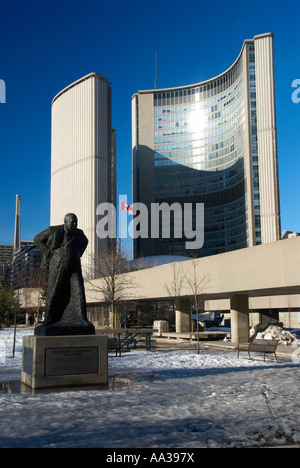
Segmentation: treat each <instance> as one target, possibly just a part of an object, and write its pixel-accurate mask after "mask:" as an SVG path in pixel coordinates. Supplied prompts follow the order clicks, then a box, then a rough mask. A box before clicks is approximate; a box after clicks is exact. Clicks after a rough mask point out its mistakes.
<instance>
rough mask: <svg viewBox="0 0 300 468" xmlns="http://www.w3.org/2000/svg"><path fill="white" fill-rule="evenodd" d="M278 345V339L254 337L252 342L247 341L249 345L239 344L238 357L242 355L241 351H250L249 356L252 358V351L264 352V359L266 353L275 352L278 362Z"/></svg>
mask: <svg viewBox="0 0 300 468" xmlns="http://www.w3.org/2000/svg"><path fill="white" fill-rule="evenodd" d="M277 346H278V341H277V340H260V339H254V340H253V341H251V342H250V343H247V345H238V357H239V356H240V351H242V350H244V351H248V355H249V358H251V355H250V353H251V352H255V353H263V354H264V361H265V357H266V354H270V353H273V354H274V355H275V358H276V361H277V362H278V359H277V356H276V348H277Z"/></svg>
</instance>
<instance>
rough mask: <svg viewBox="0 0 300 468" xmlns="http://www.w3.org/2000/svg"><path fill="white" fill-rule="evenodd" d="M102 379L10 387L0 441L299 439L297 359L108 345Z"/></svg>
mask: <svg viewBox="0 0 300 468" xmlns="http://www.w3.org/2000/svg"><path fill="white" fill-rule="evenodd" d="M32 333H33V332H32V330H18V332H17V348H16V356H15V358H14V359H12V358H11V350H12V337H13V330H9V329H5V330H0V382H7V381H18V380H19V379H20V373H21V361H22V357H21V352H22V336H24V334H32ZM109 377H110V384H109V389H105V390H91V389H88V390H86V389H84V390H81V389H76V390H68V391H46V392H43V393H36V394H31V391H28V390H27V392H25V393H22V392H11V393H10V392H9V391H7V390H1V384H0V447H106V448H121V447H122V448H141V447H149V448H154V447H161V448H166V447H169V448H198V447H199V448H202V447H236V446H239V447H254V446H258V447H259V446H264V445H272V444H276V445H282V444H293V443H294V444H295V443H300V402H299V401H300V400H299V384H300V364H299V363H295V362H292V361H291V360H284V359H283V358H280V359H279V363H278V364H277V363H276V361H275V360H274V359H273V358H271V357H270V358H269V359H267V361H266V362H265V363H264V362H263V361H262V358H261V357H257V358H256V359H253V360H249V359H247V355H246V354H244V355H243V356H242V357H241V358H240V359H237V354H236V352H233V351H213V350H206V351H202V350H201V352H200V354H199V355H198V354H197V352H196V350H182V349H180V350H179V349H177V350H174V351H168V352H149V351H131V352H130V353H124V354H123V355H122V357H121V358H120V357H115V356H114V355H113V354H112V355H109Z"/></svg>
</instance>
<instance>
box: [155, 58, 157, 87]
mask: <svg viewBox="0 0 300 468" xmlns="http://www.w3.org/2000/svg"><path fill="white" fill-rule="evenodd" d="M155 89H157V52H155Z"/></svg>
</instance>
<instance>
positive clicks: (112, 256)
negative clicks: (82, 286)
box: [88, 240, 133, 328]
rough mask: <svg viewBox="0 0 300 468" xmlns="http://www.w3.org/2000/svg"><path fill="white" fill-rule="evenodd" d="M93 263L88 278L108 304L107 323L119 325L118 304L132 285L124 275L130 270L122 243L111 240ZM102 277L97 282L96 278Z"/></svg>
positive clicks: (122, 301) (93, 287)
mask: <svg viewBox="0 0 300 468" xmlns="http://www.w3.org/2000/svg"><path fill="white" fill-rule="evenodd" d="M91 263H92V265H93V269H92V272H91V274H90V279H88V281H89V283H90V285H91V286H92V289H93V290H94V291H98V292H101V293H102V294H103V295H104V298H105V301H106V302H107V303H108V304H109V308H110V313H109V324H110V326H111V327H112V328H118V327H120V317H119V311H118V309H119V306H120V305H121V304H122V303H124V299H125V296H126V298H127V297H128V289H129V288H131V287H132V286H133V282H132V280H131V279H130V278H129V277H128V275H125V274H124V273H128V272H129V271H130V264H129V260H128V258H127V257H126V253H125V248H124V245H122V244H121V242H120V241H115V240H112V241H111V242H109V243H108V246H107V248H106V249H105V251H103V252H102V253H101V255H100V256H99V258H94V259H92V261H91ZM99 278H100V279H102V281H101V282H100V283H99V282H98V281H95V280H96V279H99Z"/></svg>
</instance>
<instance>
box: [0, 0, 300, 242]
mask: <svg viewBox="0 0 300 468" xmlns="http://www.w3.org/2000/svg"><path fill="white" fill-rule="evenodd" d="M299 17H300V4H299V1H298V2H296V1H290V2H289V1H286V2H284V3H279V2H276V3H275V2H272V1H262V0H260V1H257V0H254V1H252V2H241V1H236V0H233V1H230V2H224V1H218V0H215V1H214V2H202V1H199V0H198V1H195V0H186V1H185V2H177V1H172V2H171V1H169V0H160V1H158V0H152V1H147V0H144V1H143V2H142V1H128V2H125V1H120V0H115V1H114V0H112V1H110V2H104V1H102V0H101V1H99V0H98V1H96V0H85V1H79V0H72V1H69V0H60V1H56V0H52V1H48V0H43V1H42V2H41V1H34V0H27V1H26V2H24V1H19V0H18V1H14V0H10V1H5V2H4V1H3V0H1V4H0V79H2V80H4V81H5V84H6V103H5V104H4V103H1V104H0V157H1V166H0V167H1V169H0V170H1V172H0V244H11V243H13V231H14V214H15V197H16V194H20V195H21V214H22V216H21V237H22V239H24V240H25V239H26V240H27V239H33V237H34V236H35V235H36V234H37V233H38V232H40V231H41V230H43V229H45V228H47V227H48V225H49V218H50V155H51V147H50V141H51V126H50V124H51V101H52V99H53V97H54V96H55V95H56V94H57V93H58V92H59V91H60V90H61V89H63V88H64V87H66V86H67V85H68V84H70V83H72V82H73V81H75V80H77V79H78V78H80V77H82V76H84V75H86V74H88V73H90V72H97V73H100V74H102V75H104V76H106V77H107V79H108V80H109V81H110V82H111V83H112V99H113V102H112V124H113V127H114V128H116V130H117V158H118V166H117V171H118V174H117V191H118V194H125V195H127V196H128V201H129V202H131V196H132V195H131V97H132V95H133V94H134V93H135V92H137V91H138V90H142V89H153V88H154V83H155V54H156V52H157V55H158V87H160V88H163V87H174V86H182V85H187V84H193V83H197V82H201V81H203V80H206V79H209V78H212V77H214V76H216V75H218V74H220V73H222V72H223V71H224V70H226V69H227V68H229V67H230V66H231V65H232V63H233V62H234V61H235V59H236V58H237V56H238V54H239V52H240V50H241V48H242V45H243V42H244V40H245V39H252V38H253V37H254V36H255V35H258V34H263V33H266V32H272V33H273V34H274V44H275V86H276V108H277V128H278V155H279V181H280V204H281V221H282V229H289V230H293V231H298V232H300V184H299V173H300V131H299V122H300V103H299V104H296V103H293V102H292V99H291V96H292V92H293V91H294V89H293V88H292V82H293V81H294V80H295V79H300V66H299V64H300V60H299V58H300V32H299V29H300V28H299ZM299 96H300V94H299Z"/></svg>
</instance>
